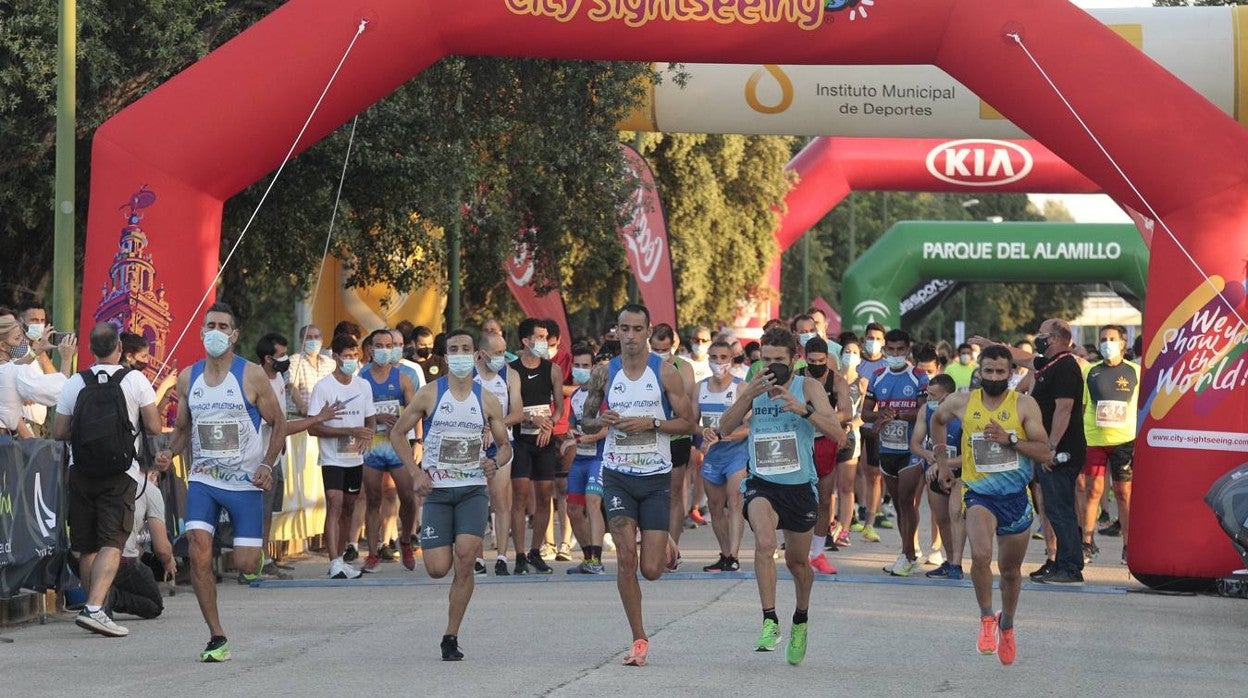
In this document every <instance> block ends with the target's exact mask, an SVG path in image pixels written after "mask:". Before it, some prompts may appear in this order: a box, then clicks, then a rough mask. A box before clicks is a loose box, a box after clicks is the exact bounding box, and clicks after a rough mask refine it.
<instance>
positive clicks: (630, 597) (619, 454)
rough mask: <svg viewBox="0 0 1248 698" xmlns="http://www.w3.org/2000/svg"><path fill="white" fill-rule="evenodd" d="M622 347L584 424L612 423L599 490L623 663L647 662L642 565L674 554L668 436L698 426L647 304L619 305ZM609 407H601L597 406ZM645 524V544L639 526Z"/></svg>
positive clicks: (592, 396) (591, 399) (593, 383)
mask: <svg viewBox="0 0 1248 698" xmlns="http://www.w3.org/2000/svg"><path fill="white" fill-rule="evenodd" d="M618 319H619V323H618V325H617V330H616V331H617V333H618V335H619V338H620V350H621V353H620V355H619V356H618V357H616V358H614V359H612V360H611V362H610V363H609V364H607V365H606V366H598V367H597V368H595V369H594V371H593V374H592V375H591V377H590V381H589V385H588V386H587V388H586V390H587V392H588V393H589V394H588V395H587V396H586V397H585V407H584V413H583V414H584V415H586V417H585V419H584V420H583V422H582V426H583V429H584V431H585V433H587V434H594V433H597V432H598V431H599V430H601V429H602V427H603V426H606V427H610V432H609V433H608V434H607V437H606V444H605V445H604V447H603V454H602V467H603V473H602V481H603V482H602V490H603V500H604V501H605V502H606V505H607V519H608V524H609V525H610V528H611V538H612V539H613V540H614V541H615V545H616V560H617V568H618V569H617V574H616V588H617V589H618V590H619V592H620V601H621V602H622V603H623V605H624V613H625V615H627V616H628V624H629V627H630V629H631V630H632V634H633V644H632V647H631V649H630V650H629V653H628V655H627V656H626V657H625V658H624V663H625V664H626V665H628V666H645V664H646V657H647V653H648V652H649V649H650V641H649V638H648V637H647V636H646V630H645V626H644V624H643V622H642V617H641V585H640V584H639V583H638V581H637V569H638V567H640V568H641V574H642V575H643V576H644V577H645V578H646V579H649V580H655V579H658V578H659V577H660V576H661V575H662V574H663V567H664V564H663V563H664V560H663V558H664V556H665V553H666V557H667V559H668V567H669V568H670V567H671V566H672V563H673V562H674V558H675V556H676V555H677V551H676V550H675V546H674V545H671V544H670V543H671V539H670V535H669V534H668V527H669V525H670V523H671V521H670V514H671V510H672V509H671V492H672V477H673V471H672V451H671V441H670V440H671V436H672V435H673V434H688V433H689V432H691V431H692V430H693V428H694V424H693V422H692V414H691V413H692V409H691V407H690V405H689V398H688V395H689V392H688V390H686V388H685V384H684V382H683V381H682V379H681V376H680V373H679V372H678V370H677V369H676V368H675V367H674V366H670V365H665V363H666V362H665V361H664V360H663V359H661V358H659V357H658V356H651V355H650V354H648V353H647V348H648V340H649V339H650V332H651V329H650V311H649V310H647V309H646V307H645V306H643V305H638V304H635V303H630V304H628V305H625V306H624V307H623V308H621V309H620V313H619V316H618ZM603 407H605V408H607V409H605V410H600V408H603ZM638 529H640V531H641V546H640V550H639V549H638V545H637V531H638Z"/></svg>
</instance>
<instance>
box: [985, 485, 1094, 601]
mask: <svg viewBox="0 0 1248 698" xmlns="http://www.w3.org/2000/svg"><path fill="white" fill-rule="evenodd" d="M1093 501H1096V500H1093ZM1030 541H1031V529H1030V526H1029V527H1028V528H1027V529H1026V530H1024V531H1021V532H1019V533H1014V534H1010V535H1004V536H999V537H998V538H997V568H998V569H999V570H1000V572H1001V613H1003V614H1004V615H1007V616H1009V617H1010V620H1011V623H1012V622H1013V619H1014V612H1015V611H1017V610H1018V594H1019V591H1020V590H1021V589H1022V588H1023V573H1022V571H1021V567H1022V565H1023V556H1024V555H1026V554H1027V544H1028V543H1029V542H1030Z"/></svg>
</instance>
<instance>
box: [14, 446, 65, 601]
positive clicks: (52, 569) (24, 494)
mask: <svg viewBox="0 0 1248 698" xmlns="http://www.w3.org/2000/svg"><path fill="white" fill-rule="evenodd" d="M63 449H64V447H63V445H62V444H61V443H60V442H58V441H51V440H47V439H22V440H20V441H16V442H14V441H9V442H8V443H4V444H0V598H7V597H9V596H12V595H13V594H14V593H16V592H17V590H19V589H22V588H24V587H25V588H32V589H45V588H51V587H53V586H55V584H56V582H57V579H58V577H59V573H60V570H61V569H62V567H63V566H64V560H65V552H66V550H67V546H66V545H65V542H66V541H65V538H64V536H63V533H64V529H65V523H64V521H65V517H64V514H65V498H64V496H63V492H64V487H63V486H62V482H61V472H62V470H61V461H62V454H63V452H64V450H63Z"/></svg>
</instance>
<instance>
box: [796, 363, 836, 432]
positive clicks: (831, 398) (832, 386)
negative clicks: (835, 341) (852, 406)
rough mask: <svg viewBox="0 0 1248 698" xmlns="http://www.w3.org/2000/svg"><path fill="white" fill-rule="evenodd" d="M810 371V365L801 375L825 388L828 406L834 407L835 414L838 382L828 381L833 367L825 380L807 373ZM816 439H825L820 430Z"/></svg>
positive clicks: (826, 374) (828, 371)
mask: <svg viewBox="0 0 1248 698" xmlns="http://www.w3.org/2000/svg"><path fill="white" fill-rule="evenodd" d="M809 370H810V366H809V365H808V366H807V367H806V368H803V369H802V370H801V372H800V373H799V375H801V376H802V377H804V378H809V379H810V380H812V381H814V382H815V383H818V384H819V387H821V388H823V392H824V393H825V394H826V395H827V396H828V404H829V405H831V406H832V411H833V412H835V411H836V382H835V381H832V382H829V381H828V379H829V378H831V377H832V367H831V366H829V367H828V370H827V372H826V373H824V374H823V378H815V377H814V376H812V375H810V374H809V373H807V371H809ZM815 438H816V439H822V438H824V436H823V433H822V432H820V431H819V430H818V429H816V430H815Z"/></svg>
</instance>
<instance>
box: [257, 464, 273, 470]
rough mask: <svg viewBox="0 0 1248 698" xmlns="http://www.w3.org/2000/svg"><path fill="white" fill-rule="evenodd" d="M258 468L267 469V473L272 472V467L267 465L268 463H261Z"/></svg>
mask: <svg viewBox="0 0 1248 698" xmlns="http://www.w3.org/2000/svg"><path fill="white" fill-rule="evenodd" d="M260 467H261V468H268V469H269V472H273V466H271V465H269V464H268V463H261V464H260Z"/></svg>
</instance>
